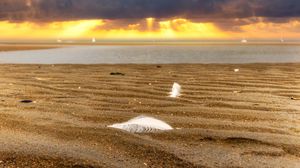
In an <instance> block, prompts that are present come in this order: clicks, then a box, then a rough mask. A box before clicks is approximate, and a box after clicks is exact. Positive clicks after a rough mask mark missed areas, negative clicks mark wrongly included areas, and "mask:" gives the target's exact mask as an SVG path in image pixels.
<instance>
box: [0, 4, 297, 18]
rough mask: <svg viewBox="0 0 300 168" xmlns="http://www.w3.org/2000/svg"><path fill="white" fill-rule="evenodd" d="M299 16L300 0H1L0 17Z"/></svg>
mask: <svg viewBox="0 0 300 168" xmlns="http://www.w3.org/2000/svg"><path fill="white" fill-rule="evenodd" d="M253 16H257V17H258V16H260V17H267V18H289V17H299V16H300V0H1V1H0V19H1V20H12V21H23V20H35V21H53V20H77V19H98V18H101V19H141V18H146V17H155V18H170V17H184V18H190V19H233V18H248V17H253Z"/></svg>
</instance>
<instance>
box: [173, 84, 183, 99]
mask: <svg viewBox="0 0 300 168" xmlns="http://www.w3.org/2000/svg"><path fill="white" fill-rule="evenodd" d="M180 92H181V86H180V85H179V84H178V83H174V84H173V88H172V92H170V97H173V98H176V97H178V96H180Z"/></svg>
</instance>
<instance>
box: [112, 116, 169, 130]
mask: <svg viewBox="0 0 300 168" xmlns="http://www.w3.org/2000/svg"><path fill="white" fill-rule="evenodd" d="M108 127H110V128H116V129H121V130H125V131H128V132H131V133H148V132H157V131H166V130H172V129H173V128H172V127H171V126H170V125H168V124H167V123H165V122H163V121H161V120H158V119H155V118H152V117H146V116H139V117H136V118H133V119H131V120H129V121H127V122H124V123H118V124H113V125H109V126H108Z"/></svg>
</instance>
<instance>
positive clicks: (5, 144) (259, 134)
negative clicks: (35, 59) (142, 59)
mask: <svg viewBox="0 0 300 168" xmlns="http://www.w3.org/2000/svg"><path fill="white" fill-rule="evenodd" d="M236 68H239V69H240V72H237V73H236V72H234V69H236ZM111 72H120V73H124V74H125V75H124V76H118V75H117V76H112V75H110V73H111ZM0 73H1V75H0V81H1V82H0V88H1V92H0V105H1V106H0V107H1V113H0V121H1V122H0V127H1V129H0V132H1V133H0V167H26V166H29V167H295V168H296V167H300V100H299V98H300V64H245V65H228V64H226V65H213V64H209V65H200V64H199V65H198V64H195V65H192V64H185V65H184V64H179V65H161V66H157V65H1V66H0ZM173 82H178V83H180V84H181V85H182V89H183V92H182V96H181V97H180V98H178V99H173V98H169V97H168V92H170V90H171V87H172V85H173ZM292 98H293V99H294V100H292ZM21 100H32V101H33V102H32V103H21V102H20V101H21ZM139 115H148V116H152V117H156V118H158V119H161V120H164V121H166V122H167V123H168V124H170V125H171V126H173V127H174V128H179V129H175V130H173V131H168V132H161V133H151V134H131V133H127V132H123V131H120V130H115V129H112V128H107V127H106V126H107V125H110V124H113V123H117V122H123V121H127V120H129V119H131V118H133V117H136V116H139Z"/></svg>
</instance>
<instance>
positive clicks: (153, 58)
mask: <svg viewBox="0 0 300 168" xmlns="http://www.w3.org/2000/svg"><path fill="white" fill-rule="evenodd" d="M294 62H300V45H278V44H276V45H259V44H258V45H253V44H252V45H190V46H187V45H181V46H180V45H178V46H154V45H153V46H73V47H65V48H57V49H47V50H33V51H12V52H1V53H0V63H16V64H127V63H137V64H167V63H294Z"/></svg>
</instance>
